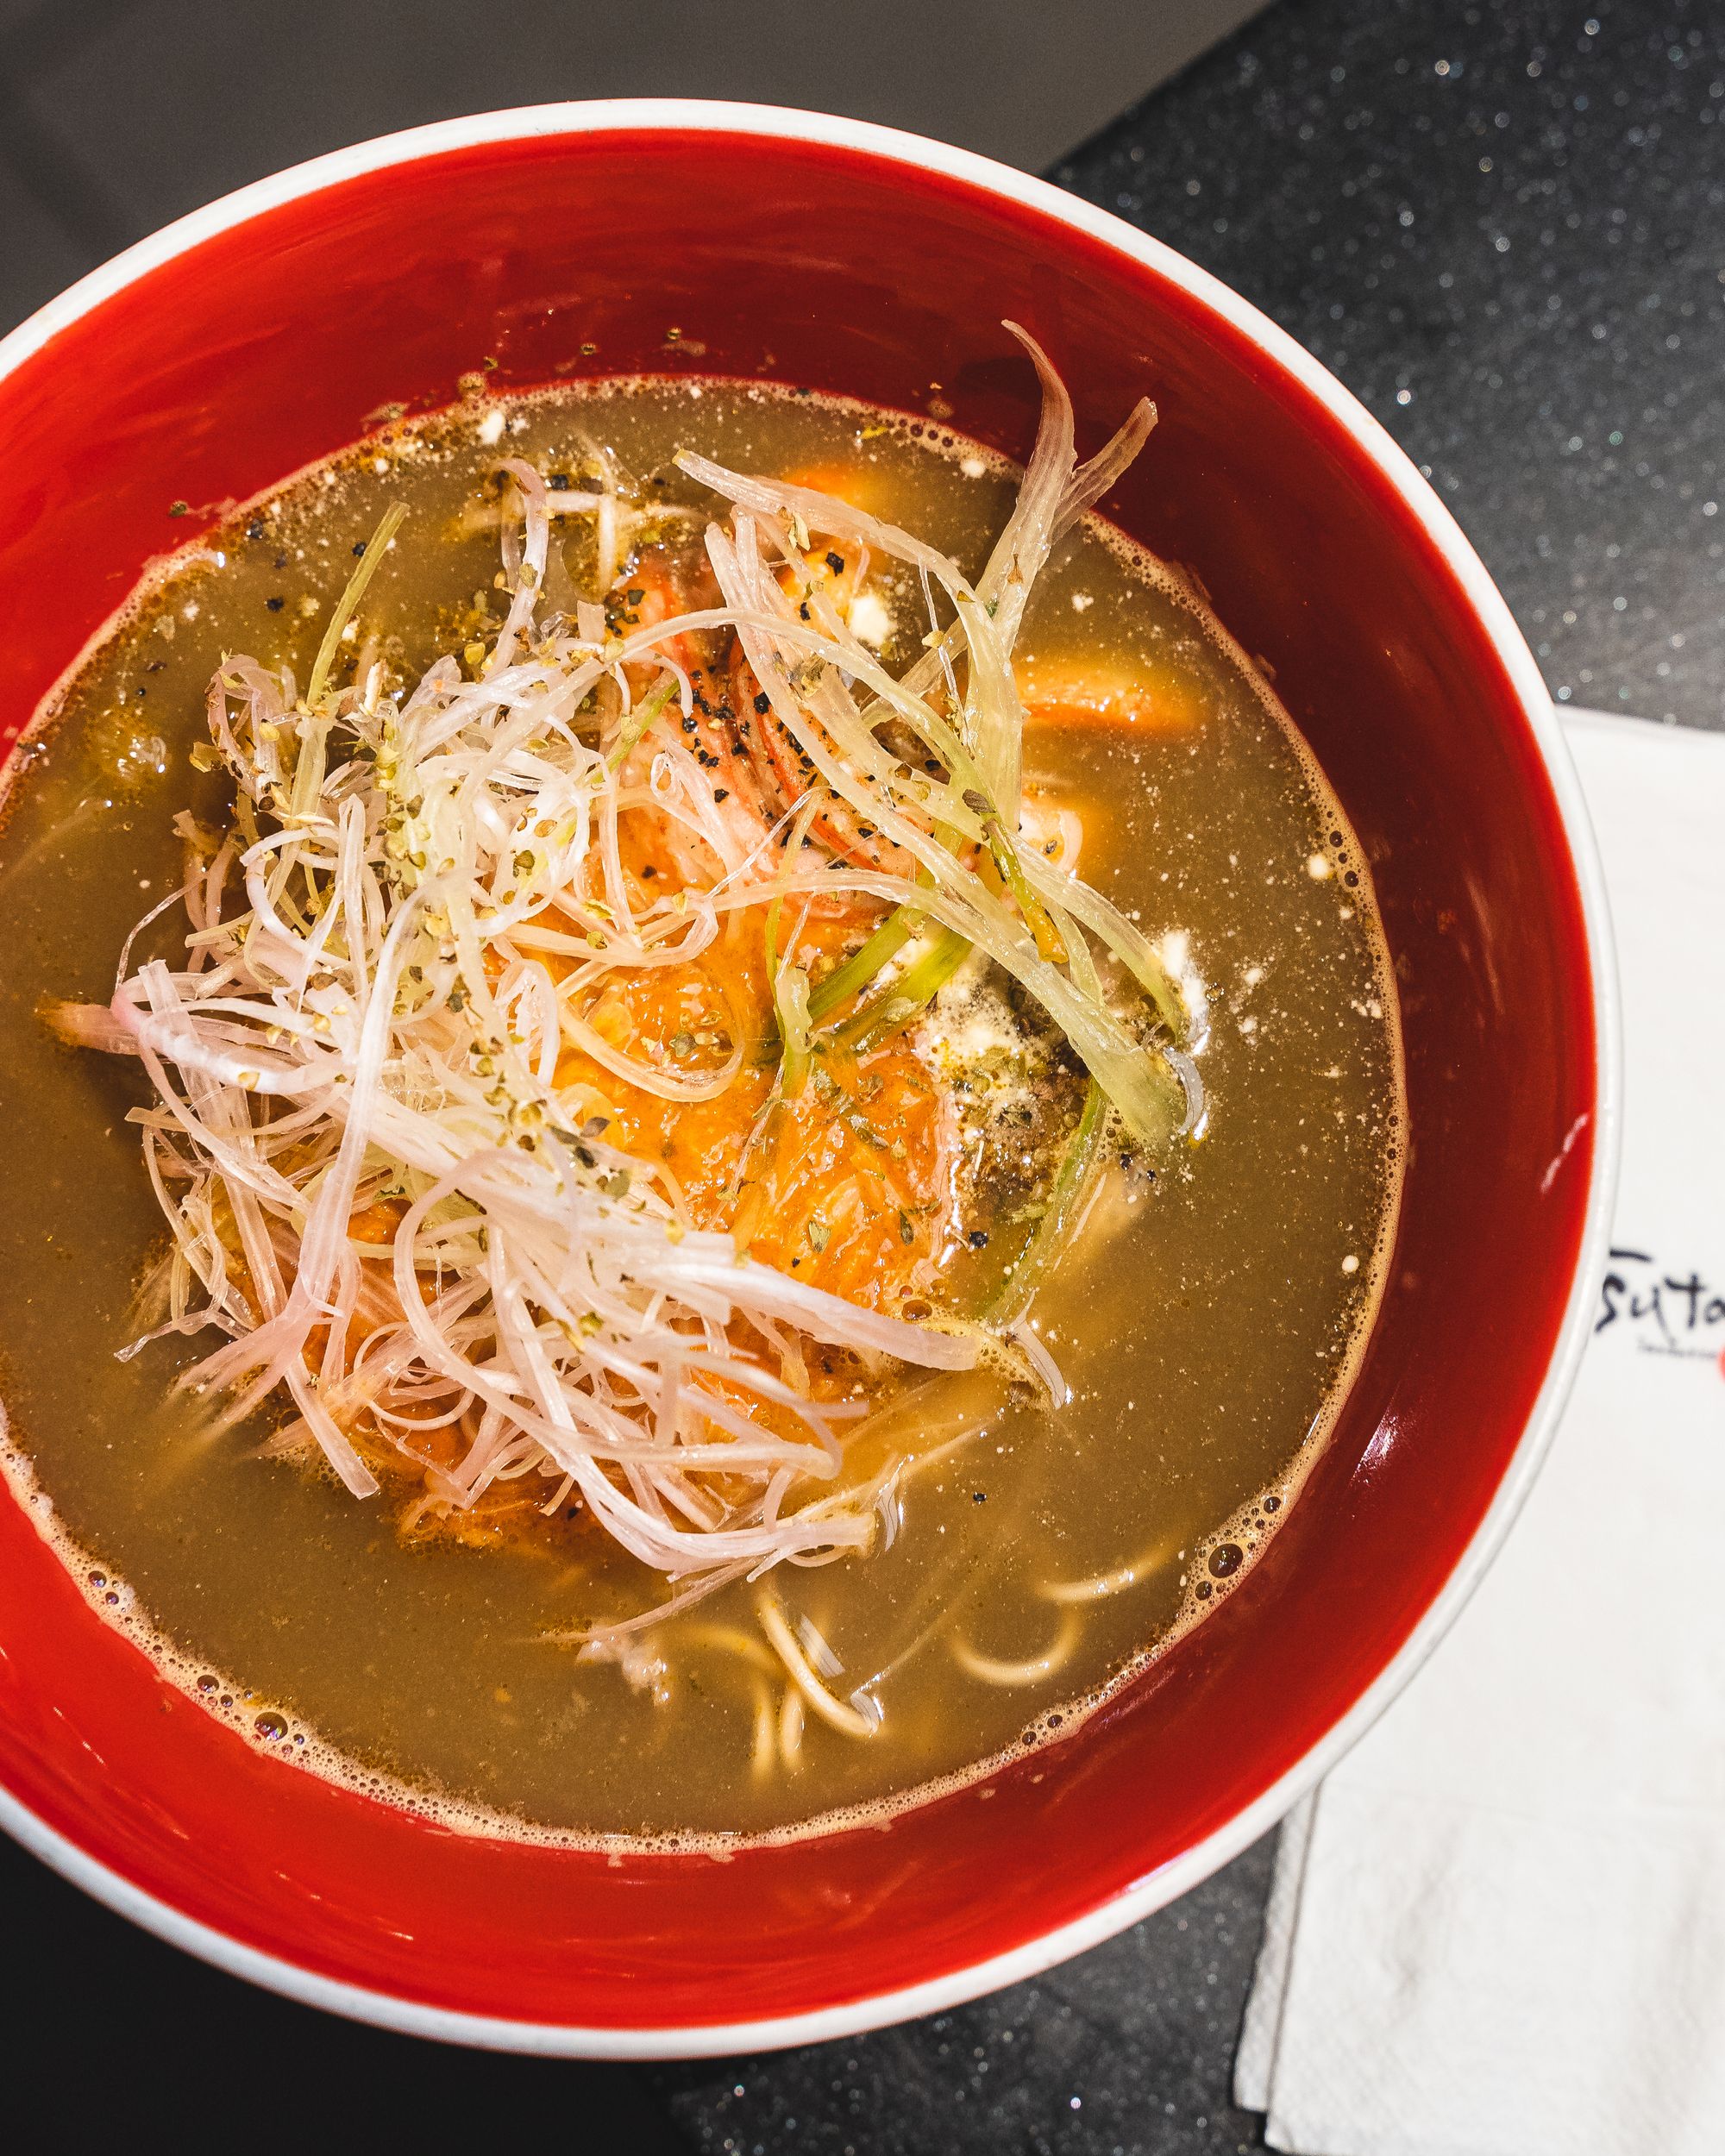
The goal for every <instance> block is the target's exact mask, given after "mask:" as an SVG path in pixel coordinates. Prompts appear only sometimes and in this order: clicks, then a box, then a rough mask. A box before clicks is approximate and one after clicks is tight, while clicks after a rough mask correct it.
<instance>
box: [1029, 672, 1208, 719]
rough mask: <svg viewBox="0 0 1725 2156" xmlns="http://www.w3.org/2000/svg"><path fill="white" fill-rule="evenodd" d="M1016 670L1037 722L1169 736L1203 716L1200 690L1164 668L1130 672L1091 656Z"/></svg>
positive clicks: (1031, 717)
mask: <svg viewBox="0 0 1725 2156" xmlns="http://www.w3.org/2000/svg"><path fill="white" fill-rule="evenodd" d="M1016 673H1017V677H1018V685H1019V699H1020V701H1021V702H1022V703H1023V705H1024V707H1025V716H1026V718H1027V719H1028V720H1029V721H1030V723H1031V724H1032V725H1033V726H1046V727H1056V726H1061V727H1065V726H1072V727H1083V728H1087V729H1107V730H1110V731H1112V730H1115V729H1119V728H1130V729H1131V730H1132V731H1133V732H1134V733H1143V734H1161V735H1164V736H1165V735H1172V734H1184V733H1190V732H1192V731H1195V730H1196V728H1197V727H1198V726H1199V725H1200V724H1201V722H1202V719H1203V716H1204V706H1203V702H1202V699H1201V697H1200V696H1199V694H1198V693H1197V691H1196V689H1195V687H1194V686H1191V685H1190V684H1189V683H1188V682H1186V681H1183V680H1180V679H1179V678H1178V677H1176V676H1175V675H1173V674H1169V673H1166V672H1163V671H1156V672H1152V671H1151V670H1149V669H1147V668H1144V667H1134V668H1132V669H1131V670H1130V671H1127V670H1124V669H1122V668H1120V667H1117V666H1111V665H1109V664H1108V663H1107V661H1099V660H1091V659H1080V658H1071V659H1053V660H1046V659H1036V658H1031V659H1027V660H1026V661H1024V663H1023V664H1022V665H1021V666H1019V667H1018V668H1017V669H1016Z"/></svg>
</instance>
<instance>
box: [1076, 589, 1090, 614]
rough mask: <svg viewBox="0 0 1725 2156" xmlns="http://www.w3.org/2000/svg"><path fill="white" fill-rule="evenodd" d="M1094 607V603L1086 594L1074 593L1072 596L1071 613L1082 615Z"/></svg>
mask: <svg viewBox="0 0 1725 2156" xmlns="http://www.w3.org/2000/svg"><path fill="white" fill-rule="evenodd" d="M1094 605H1095V600H1094V599H1092V598H1091V596H1090V594H1089V593H1088V592H1074V593H1073V594H1072V611H1073V612H1074V613H1075V614H1082V613H1083V612H1085V611H1087V610H1088V608H1089V607H1091V606H1094Z"/></svg>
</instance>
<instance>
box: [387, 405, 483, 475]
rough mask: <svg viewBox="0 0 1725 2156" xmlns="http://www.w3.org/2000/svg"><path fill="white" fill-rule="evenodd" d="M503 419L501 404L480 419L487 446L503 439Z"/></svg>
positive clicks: (481, 432)
mask: <svg viewBox="0 0 1725 2156" xmlns="http://www.w3.org/2000/svg"><path fill="white" fill-rule="evenodd" d="M503 420H504V414H503V408H502V407H501V405H499V406H498V407H496V408H495V409H494V410H493V411H488V412H487V413H486V416H485V417H484V418H483V419H481V420H480V424H479V436H480V441H481V442H484V444H485V445H486V448H490V447H491V445H492V442H500V441H502V439H503ZM383 468H384V467H383V466H382V465H381V464H380V465H379V467H378V469H379V470H380V471H381V470H382V469H383Z"/></svg>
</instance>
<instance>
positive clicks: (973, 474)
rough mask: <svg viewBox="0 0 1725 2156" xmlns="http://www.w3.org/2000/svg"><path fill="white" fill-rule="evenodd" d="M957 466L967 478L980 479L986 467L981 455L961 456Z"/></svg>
mask: <svg viewBox="0 0 1725 2156" xmlns="http://www.w3.org/2000/svg"><path fill="white" fill-rule="evenodd" d="M958 468H959V470H960V471H961V472H962V473H963V474H964V476H965V478H966V479H981V478H982V474H983V473H985V472H986V471H987V470H988V465H987V463H986V462H985V461H983V459H982V458H981V457H961V458H960V459H959V463H958Z"/></svg>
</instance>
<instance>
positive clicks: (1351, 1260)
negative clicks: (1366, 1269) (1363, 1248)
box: [1342, 1250, 1359, 1273]
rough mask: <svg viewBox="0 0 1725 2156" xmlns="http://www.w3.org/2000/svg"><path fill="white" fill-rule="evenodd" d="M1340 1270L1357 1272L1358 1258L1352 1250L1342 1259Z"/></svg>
mask: <svg viewBox="0 0 1725 2156" xmlns="http://www.w3.org/2000/svg"><path fill="white" fill-rule="evenodd" d="M1342 1270H1343V1271H1344V1272H1345V1273H1357V1272H1358V1270H1359V1260H1358V1258H1357V1257H1355V1256H1354V1254H1353V1252H1352V1250H1350V1251H1349V1252H1348V1254H1347V1256H1346V1257H1345V1258H1344V1259H1343V1260H1342Z"/></svg>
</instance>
